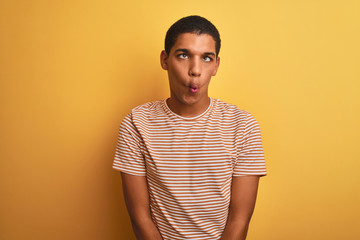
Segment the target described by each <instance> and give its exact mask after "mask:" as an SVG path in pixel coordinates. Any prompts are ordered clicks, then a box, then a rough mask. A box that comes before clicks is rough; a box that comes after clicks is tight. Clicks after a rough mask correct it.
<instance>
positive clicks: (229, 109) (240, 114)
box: [215, 99, 251, 120]
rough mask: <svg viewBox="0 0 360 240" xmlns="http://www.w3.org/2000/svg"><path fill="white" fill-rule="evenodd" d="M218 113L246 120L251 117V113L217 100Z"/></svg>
mask: <svg viewBox="0 0 360 240" xmlns="http://www.w3.org/2000/svg"><path fill="white" fill-rule="evenodd" d="M215 101H216V111H217V112H218V113H220V114H222V115H224V116H226V117H230V118H241V119H243V120H245V119H246V118H248V117H249V116H251V114H250V112H248V111H246V110H243V109H240V108H239V107H238V106H236V105H234V104H231V103H227V102H224V101H222V100H219V99H216V100H215Z"/></svg>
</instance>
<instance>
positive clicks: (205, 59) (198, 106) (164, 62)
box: [160, 16, 220, 115]
mask: <svg viewBox="0 0 360 240" xmlns="http://www.w3.org/2000/svg"><path fill="white" fill-rule="evenodd" d="M219 49H220V37H219V32H218V31H217V29H216V28H215V27H214V25H213V24H212V23H210V22H209V21H208V20H206V19H205V18H202V17H199V16H190V17H185V18H182V19H180V20H179V21H177V22H176V23H175V24H173V25H172V26H171V27H170V29H169V30H168V32H167V35H166V40H165V50H163V51H162V52H161V55H160V63H161V67H162V68H163V69H164V70H166V71H167V72H168V78H169V84H170V98H169V100H168V102H167V103H168V104H169V106H170V108H171V109H172V110H173V111H175V112H176V111H178V113H180V112H181V111H182V110H184V109H185V108H187V109H188V110H189V109H190V108H191V111H190V112H191V113H189V114H191V115H192V114H196V113H200V112H201V111H202V110H205V109H206V108H207V107H208V106H209V101H210V99H209V96H208V86H209V83H210V79H211V77H213V76H215V75H216V72H217V69H218V67H219V64H220V57H219V56H218V54H219ZM189 107H190V108H189Z"/></svg>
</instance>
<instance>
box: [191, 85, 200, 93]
mask: <svg viewBox="0 0 360 240" xmlns="http://www.w3.org/2000/svg"><path fill="white" fill-rule="evenodd" d="M198 90H199V88H198V87H197V86H191V87H190V92H192V93H196V92H197V91H198Z"/></svg>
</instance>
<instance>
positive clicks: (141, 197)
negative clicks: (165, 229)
mask: <svg viewBox="0 0 360 240" xmlns="http://www.w3.org/2000/svg"><path fill="white" fill-rule="evenodd" d="M121 176H122V181H123V192H124V198H125V203H126V207H127V210H128V213H129V216H130V219H131V224H132V226H133V229H134V233H135V236H136V239H138V240H161V239H162V238H161V235H160V232H159V230H158V228H157V227H156V225H155V223H154V222H153V220H152V218H151V213H150V203H149V193H148V189H147V183H146V178H145V176H133V175H129V174H126V173H121Z"/></svg>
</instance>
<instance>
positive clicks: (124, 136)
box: [113, 113, 146, 176]
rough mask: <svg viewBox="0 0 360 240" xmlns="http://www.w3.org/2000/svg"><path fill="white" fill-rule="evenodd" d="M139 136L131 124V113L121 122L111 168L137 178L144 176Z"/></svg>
mask: <svg viewBox="0 0 360 240" xmlns="http://www.w3.org/2000/svg"><path fill="white" fill-rule="evenodd" d="M141 142H142V140H141V136H140V134H139V132H138V131H137V129H136V127H135V126H134V124H133V122H132V115H131V113H130V114H128V115H127V116H126V117H125V118H124V119H123V121H122V122H121V125H120V129H119V135H118V142H117V145H116V151H115V157H114V162H113V168H114V169H115V170H118V171H121V172H124V173H128V174H132V175H138V176H145V175H146V172H145V161H144V156H143V154H142V151H141Z"/></svg>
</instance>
